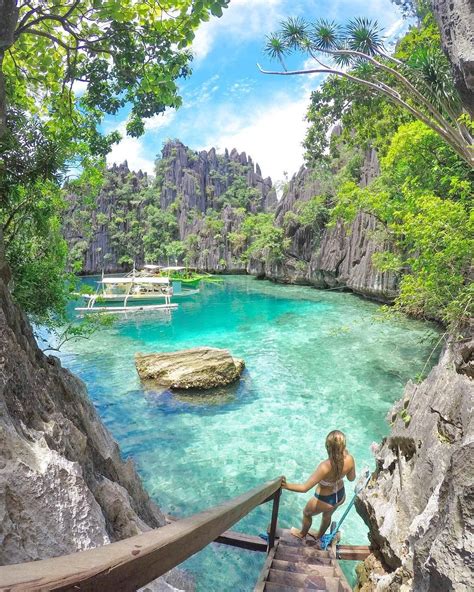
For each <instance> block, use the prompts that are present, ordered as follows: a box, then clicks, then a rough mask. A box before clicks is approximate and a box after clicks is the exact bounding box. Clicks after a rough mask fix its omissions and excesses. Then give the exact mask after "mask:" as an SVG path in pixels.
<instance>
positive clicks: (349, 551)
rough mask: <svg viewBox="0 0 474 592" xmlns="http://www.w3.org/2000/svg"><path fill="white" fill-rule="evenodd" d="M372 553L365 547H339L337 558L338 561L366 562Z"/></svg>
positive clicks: (337, 548)
mask: <svg viewBox="0 0 474 592" xmlns="http://www.w3.org/2000/svg"><path fill="white" fill-rule="evenodd" d="M371 552H372V551H371V550H370V547H367V546H363V545H357V546H356V545H337V547H336V558H337V559H338V560H349V561H364V559H367V557H368V556H369V555H370V554H371Z"/></svg>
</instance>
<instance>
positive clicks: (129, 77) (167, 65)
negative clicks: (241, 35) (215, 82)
mask: <svg viewBox="0 0 474 592" xmlns="http://www.w3.org/2000/svg"><path fill="white" fill-rule="evenodd" d="M227 4H228V0H199V1H197V0H160V1H159V2H158V1H154V0H152V1H143V2H137V1H135V0H107V2H103V1H100V0H81V1H79V0H69V1H65V2H58V1H56V0H46V1H43V0H41V1H40V0H28V1H27V0H19V1H16V0H4V1H3V2H2V3H1V5H0V10H1V12H0V22H2V27H1V28H0V135H2V134H3V133H5V129H6V100H5V99H6V97H5V89H7V91H8V93H9V96H10V97H12V98H13V100H14V102H15V103H16V104H19V103H21V104H22V105H23V106H24V107H26V108H28V110H30V111H32V112H34V111H37V110H38V109H41V110H43V111H44V110H47V111H48V115H49V117H51V118H52V119H53V120H55V121H57V122H58V125H64V124H65V123H66V122H67V123H68V124H69V125H72V124H73V123H74V124H77V123H80V124H82V130H81V127H79V130H76V133H74V134H71V135H72V136H73V137H74V138H75V139H78V140H80V139H84V137H81V136H82V135H83V134H82V132H85V131H86V132H87V133H88V134H89V135H88V139H89V140H91V145H92V146H93V148H94V150H96V151H102V152H103V151H104V150H105V149H106V147H107V143H105V145H104V143H103V141H102V139H101V138H100V136H99V135H98V134H94V133H93V132H94V130H95V126H96V125H97V123H98V122H99V121H100V119H101V116H102V114H103V113H111V114H113V113H116V112H117V110H118V109H119V108H120V107H122V106H124V105H126V104H129V105H131V114H130V118H129V121H128V126H127V131H128V132H129V133H130V134H132V135H140V134H141V133H143V131H144V127H143V119H144V118H147V117H151V116H152V115H155V114H157V113H162V112H163V111H164V110H165V109H166V107H170V106H172V107H178V106H179V105H180V103H181V99H180V98H179V96H178V91H177V86H176V82H175V81H176V79H177V78H179V77H182V76H187V75H188V74H189V72H190V69H189V60H190V54H189V52H188V51H185V50H184V48H185V47H187V46H188V45H189V44H190V43H191V41H192V40H193V38H194V31H195V29H196V27H197V26H198V25H199V24H200V23H201V22H202V21H205V20H208V19H209V17H210V15H211V14H213V15H216V16H221V15H222V8H223V7H225V6H227ZM75 82H80V83H82V84H84V85H85V86H86V91H85V93H84V95H83V97H82V98H81V100H80V109H76V108H75V103H76V100H75V95H74V83H75ZM39 95H41V106H39V105H38V102H37V97H38V96H39ZM83 111H87V116H86V117H81V112H83ZM63 118H66V120H64V119H63ZM59 122H60V123H59ZM88 122H89V123H88ZM84 126H85V127H84ZM78 132H79V138H77V136H76V134H77V133H78Z"/></svg>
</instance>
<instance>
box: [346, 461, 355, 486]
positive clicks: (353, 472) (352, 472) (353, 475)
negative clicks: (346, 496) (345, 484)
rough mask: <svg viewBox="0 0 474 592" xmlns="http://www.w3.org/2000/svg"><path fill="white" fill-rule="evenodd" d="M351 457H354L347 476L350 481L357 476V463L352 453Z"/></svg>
mask: <svg viewBox="0 0 474 592" xmlns="http://www.w3.org/2000/svg"><path fill="white" fill-rule="evenodd" d="M351 459H352V467H351V468H350V469H349V472H348V473H347V475H346V477H347V478H348V479H349V481H354V479H355V478H356V464H355V460H354V457H353V456H352V455H351Z"/></svg>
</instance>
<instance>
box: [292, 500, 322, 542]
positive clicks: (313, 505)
mask: <svg viewBox="0 0 474 592" xmlns="http://www.w3.org/2000/svg"><path fill="white" fill-rule="evenodd" d="M323 506H327V507H329V508H331V507H332V506H330V505H329V504H325V503H324V502H321V501H320V500H317V499H316V498H315V497H312V498H311V499H310V500H309V501H308V503H307V504H306V506H305V508H304V510H303V521H302V524H301V530H298V529H297V528H295V527H292V528H291V529H290V533H291V534H292V535H293V536H295V537H297V538H299V539H304V537H305V536H306V535H307V534H308V531H309V529H310V528H311V524H312V523H313V516H317V515H318V514H321V512H324V507H323Z"/></svg>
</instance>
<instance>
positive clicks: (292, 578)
mask: <svg viewBox="0 0 474 592" xmlns="http://www.w3.org/2000/svg"><path fill="white" fill-rule="evenodd" d="M267 582H276V583H279V584H284V585H287V586H292V587H294V588H296V587H299V588H303V589H304V590H324V591H325V592H339V584H340V579H339V578H335V577H330V576H322V575H308V574H300V573H291V572H285V571H280V570H277V569H270V571H269V572H268V577H267Z"/></svg>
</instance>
